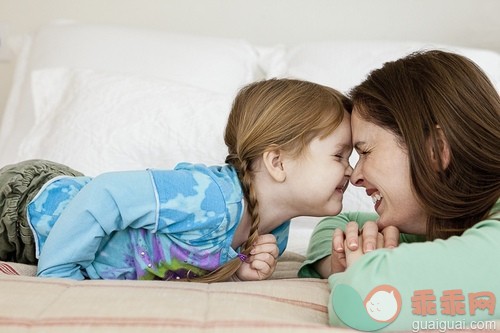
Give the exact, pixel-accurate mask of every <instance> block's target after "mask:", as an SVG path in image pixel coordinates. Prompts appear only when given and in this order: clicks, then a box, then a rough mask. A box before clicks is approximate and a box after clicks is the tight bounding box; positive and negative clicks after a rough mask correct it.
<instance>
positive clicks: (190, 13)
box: [0, 0, 500, 110]
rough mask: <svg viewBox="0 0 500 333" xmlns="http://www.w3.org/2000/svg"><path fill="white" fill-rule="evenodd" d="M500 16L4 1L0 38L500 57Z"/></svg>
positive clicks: (407, 1) (353, 0)
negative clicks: (375, 46) (150, 33)
mask: <svg viewBox="0 0 500 333" xmlns="http://www.w3.org/2000/svg"><path fill="white" fill-rule="evenodd" d="M498 13H500V1H498V0H479V1H476V0H439V1H436V0H251V1H249V0H147V1H141V0H106V1H102V0H85V1H67V0H43V1H39V0H2V1H0V28H1V29H0V31H8V32H9V35H18V34H24V33H30V32H33V31H35V30H36V29H37V28H38V27H40V26H41V25H43V24H45V23H47V22H49V21H52V20H54V19H60V18H66V19H73V20H77V21H82V22H86V23H112V24H120V25H130V26H134V27H147V28H159V29H163V30H168V31H172V32H184V33H195V34H201V35H211V36H221V37H237V38H244V39H246V40H248V41H250V42H252V43H256V44H261V45H263V46H266V45H275V44H285V45H289V44H294V43H300V42H306V41H319V40H359V39H369V40H396V41H401V40H408V41H423V42H436V43H444V44H450V45H457V46H468V47H476V48H486V49H491V50H495V51H497V52H500V38H499V36H500V20H499V19H498ZM2 37H3V36H2ZM4 45H5V43H4ZM13 68H14V61H13V60H10V61H2V62H0V107H1V109H3V106H4V105H5V102H6V98H7V94H8V91H9V89H10V83H11V82H12V73H13ZM1 109H0V110H1Z"/></svg>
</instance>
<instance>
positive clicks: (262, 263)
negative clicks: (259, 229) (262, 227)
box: [236, 234, 279, 281]
mask: <svg viewBox="0 0 500 333" xmlns="http://www.w3.org/2000/svg"><path fill="white" fill-rule="evenodd" d="M278 255H279V250H278V245H277V244H276V237H274V235H273V234H265V235H259V237H257V241H256V242H255V244H254V246H253V249H252V250H251V251H250V255H249V256H248V259H247V260H246V261H245V262H244V263H242V265H241V266H240V268H239V269H238V270H237V271H236V277H237V278H238V279H239V280H241V281H250V280H265V279H268V278H269V277H270V276H271V275H272V274H273V272H274V270H275V268H276V263H277V259H278Z"/></svg>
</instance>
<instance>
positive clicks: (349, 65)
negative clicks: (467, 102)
mask: <svg viewBox="0 0 500 333" xmlns="http://www.w3.org/2000/svg"><path fill="white" fill-rule="evenodd" d="M425 49H442V50H448V51H451V52H456V53H459V54H462V55H464V56H466V57H469V58H470V59H471V60H473V61H475V62H476V63H477V64H478V65H479V66H480V67H482V69H483V70H484V71H485V72H486V74H487V75H488V76H489V77H490V79H491V80H492V82H493V84H494V85H495V86H496V87H497V89H500V54H498V53H495V52H493V51H489V50H483V49H473V48H465V47H457V46H450V45H442V44H433V43H421V42H397V41H324V42H311V43H304V44H298V45H293V46H290V47H288V48H284V47H283V48H281V49H278V48H277V49H276V50H275V52H274V53H273V54H270V55H268V56H267V58H266V64H265V65H263V66H265V69H266V72H267V77H269V78H270V77H292V78H298V79H304V80H309V81H313V82H317V83H321V84H324V85H327V86H331V87H333V88H336V89H338V90H340V91H342V92H344V93H347V92H348V91H349V90H350V89H351V88H353V87H354V86H355V85H357V84H359V83H361V82H362V81H363V80H364V79H365V78H366V76H367V75H368V74H369V73H370V71H372V70H374V69H376V68H380V67H381V66H382V65H383V64H384V63H385V62H387V61H392V60H396V59H399V58H401V57H403V56H406V55H408V54H409V53H411V52H414V51H418V50H425Z"/></svg>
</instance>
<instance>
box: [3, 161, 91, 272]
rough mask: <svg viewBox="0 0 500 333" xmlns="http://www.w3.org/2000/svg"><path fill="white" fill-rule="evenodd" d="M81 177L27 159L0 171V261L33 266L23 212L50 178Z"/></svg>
mask: <svg viewBox="0 0 500 333" xmlns="http://www.w3.org/2000/svg"><path fill="white" fill-rule="evenodd" d="M62 175H68V176H82V174H81V173H80V172H78V171H75V170H73V169H71V168H69V167H67V166H65V165H62V164H58V163H54V162H50V161H46V160H28V161H24V162H20V163H16V164H11V165H7V166H5V167H3V168H2V169H0V260H3V261H12V262H20V263H24V264H36V262H37V259H36V258H35V241H34V237H33V233H32V231H31V228H30V226H29V225H28V220H27V217H26V209H27V206H28V204H29V203H30V201H31V200H32V199H33V198H34V197H35V196H36V194H37V193H38V191H39V190H40V189H41V188H42V186H43V184H45V183H46V182H47V181H49V180H50V179H52V178H54V177H57V176H62Z"/></svg>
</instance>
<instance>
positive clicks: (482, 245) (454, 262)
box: [329, 220, 500, 331]
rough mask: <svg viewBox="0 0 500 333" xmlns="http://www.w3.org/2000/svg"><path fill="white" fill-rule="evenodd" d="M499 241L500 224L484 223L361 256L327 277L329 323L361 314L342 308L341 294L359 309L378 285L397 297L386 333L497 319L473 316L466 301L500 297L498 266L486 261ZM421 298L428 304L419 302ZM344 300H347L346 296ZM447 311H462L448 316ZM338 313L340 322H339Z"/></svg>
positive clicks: (484, 314) (491, 259)
mask: <svg viewBox="0 0 500 333" xmlns="http://www.w3.org/2000/svg"><path fill="white" fill-rule="evenodd" d="M499 239H500V223H498V221H495V220H489V221H483V222H480V223H478V224H476V225H475V226H474V227H473V228H471V229H469V230H467V231H466V232H464V234H463V235H462V236H454V237H451V238H449V239H447V240H436V241H433V242H420V243H412V244H401V245H400V246H399V247H398V248H395V249H380V250H377V251H373V252H370V253H368V254H364V255H362V256H361V257H360V258H359V259H358V260H357V261H356V262H355V263H354V264H353V265H352V266H350V267H348V269H347V270H346V271H345V272H343V273H339V274H333V275H331V276H330V277H329V283H330V287H331V290H332V293H331V299H330V305H329V315H330V323H331V324H332V325H335V326H345V324H348V325H349V318H347V317H349V313H351V314H353V313H354V314H356V316H358V315H359V313H360V312H359V311H366V310H365V308H364V305H363V304H358V305H356V304H355V302H354V303H353V302H350V303H349V305H346V304H348V303H346V302H347V300H346V299H343V298H342V295H346V293H344V292H342V291H345V290H346V289H349V290H352V291H353V292H354V293H355V294H357V295H359V303H363V302H366V300H367V297H369V295H370V292H372V291H373V290H375V289H376V288H379V287H380V286H382V285H389V286H392V287H394V288H395V289H396V290H397V291H398V292H399V294H400V295H401V302H402V303H401V307H400V310H401V312H400V313H399V315H398V316H397V318H396V320H395V321H394V322H393V323H392V324H390V325H391V326H389V327H388V328H389V329H391V330H401V331H406V330H411V329H412V324H414V323H416V322H423V321H427V322H429V321H432V322H436V321H446V320H454V321H457V322H461V321H465V322H467V323H468V322H470V321H471V320H476V321H479V320H489V319H498V318H499V317H498V314H496V315H493V316H492V315H490V314H488V309H486V310H484V309H481V310H479V309H477V308H476V310H475V314H473V312H472V310H474V309H472V308H471V306H473V305H472V304H473V303H471V299H472V298H473V297H474V295H476V293H486V294H488V295H494V296H495V295H496V297H499V296H500V284H499V283H498V276H500V261H499V260H498V259H495V258H497V257H496V256H492V255H493V254H494V253H498V252H500V242H499V241H498V240H499ZM347 255H348V256H349V253H347ZM423 294H426V295H427V296H428V297H429V298H419V297H420V296H419V295H423ZM450 295H451V296H450ZM427 296H425V297H427ZM422 297H423V296H422ZM450 297H452V298H450ZM470 297H472V298H470ZM349 298H350V299H351V300H352V293H351V296H349ZM450 307H451V308H454V309H458V308H459V307H460V309H463V311H462V310H460V311H461V313H460V314H456V315H451V314H450V313H449V311H448V310H449V309H450ZM422 308H424V309H425V308H427V309H431V313H427V315H424V314H425V313H422V311H421V310H422ZM462 312H463V313H462ZM339 313H340V314H342V315H343V317H340V318H339V315H338V314H339ZM497 313H498V311H497ZM356 316H354V317H356ZM354 317H353V318H354ZM351 327H353V326H352V325H351ZM372 328H375V326H373V327H372Z"/></svg>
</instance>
